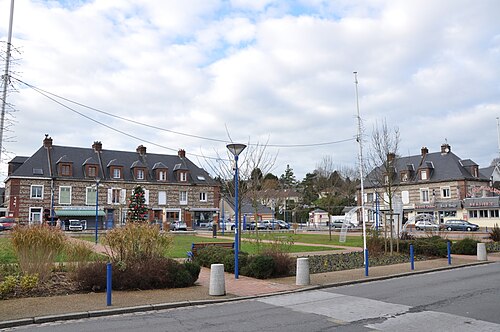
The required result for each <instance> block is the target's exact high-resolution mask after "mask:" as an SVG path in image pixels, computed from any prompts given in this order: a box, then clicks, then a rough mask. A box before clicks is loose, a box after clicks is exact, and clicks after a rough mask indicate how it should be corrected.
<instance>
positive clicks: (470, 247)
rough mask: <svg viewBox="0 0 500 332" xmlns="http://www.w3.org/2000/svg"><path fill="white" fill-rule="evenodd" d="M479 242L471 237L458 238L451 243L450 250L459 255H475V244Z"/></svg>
mask: <svg viewBox="0 0 500 332" xmlns="http://www.w3.org/2000/svg"><path fill="white" fill-rule="evenodd" d="M479 242H480V241H477V240H474V239H472V238H465V239H462V240H459V241H457V242H455V243H453V244H452V245H451V252H452V253H454V254H459V255H477V244H478V243H479Z"/></svg>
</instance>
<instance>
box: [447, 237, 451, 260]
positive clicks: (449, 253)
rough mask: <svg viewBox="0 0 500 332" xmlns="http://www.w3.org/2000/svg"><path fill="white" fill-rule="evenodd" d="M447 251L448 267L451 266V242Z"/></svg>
mask: <svg viewBox="0 0 500 332" xmlns="http://www.w3.org/2000/svg"><path fill="white" fill-rule="evenodd" d="M447 250H448V265H451V242H450V241H448V246H447Z"/></svg>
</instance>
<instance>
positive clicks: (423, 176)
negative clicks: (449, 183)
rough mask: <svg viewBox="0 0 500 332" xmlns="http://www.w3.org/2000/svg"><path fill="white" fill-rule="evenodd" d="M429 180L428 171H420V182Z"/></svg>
mask: <svg viewBox="0 0 500 332" xmlns="http://www.w3.org/2000/svg"><path fill="white" fill-rule="evenodd" d="M427 179H429V170H427V169H423V170H420V180H427Z"/></svg>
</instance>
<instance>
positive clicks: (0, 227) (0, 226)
mask: <svg viewBox="0 0 500 332" xmlns="http://www.w3.org/2000/svg"><path fill="white" fill-rule="evenodd" d="M3 230H5V227H3V225H2V224H0V232H1V231H3Z"/></svg>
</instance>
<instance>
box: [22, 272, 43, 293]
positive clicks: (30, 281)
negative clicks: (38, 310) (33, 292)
mask: <svg viewBox="0 0 500 332" xmlns="http://www.w3.org/2000/svg"><path fill="white" fill-rule="evenodd" d="M38 282H39V278H38V274H31V275H30V274H28V275H23V276H21V278H19V286H20V287H21V289H22V290H24V291H26V290H30V289H33V288H35V287H36V286H37V285H38Z"/></svg>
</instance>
